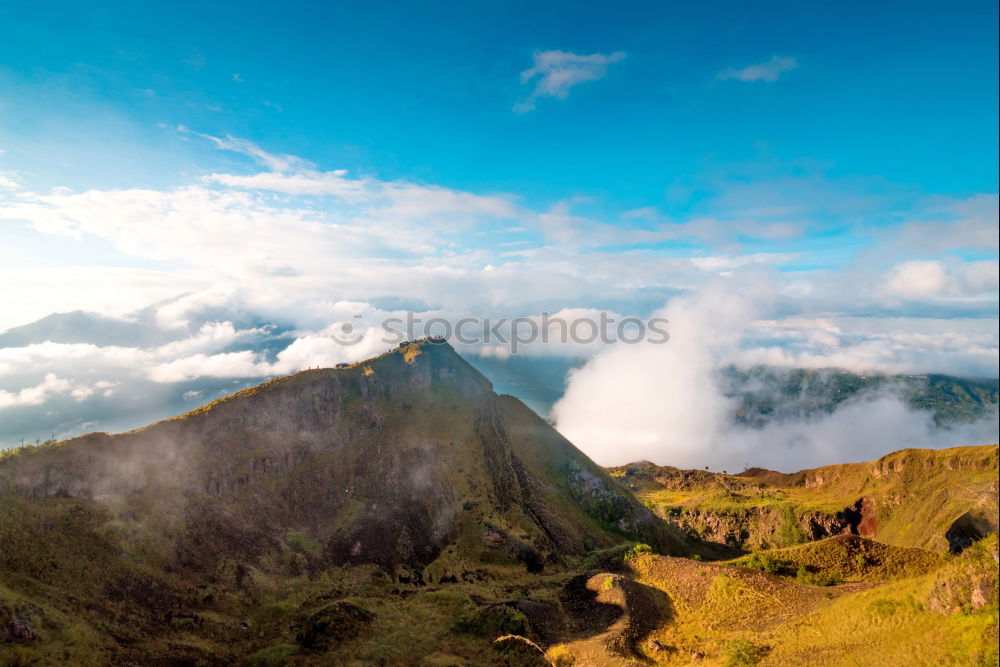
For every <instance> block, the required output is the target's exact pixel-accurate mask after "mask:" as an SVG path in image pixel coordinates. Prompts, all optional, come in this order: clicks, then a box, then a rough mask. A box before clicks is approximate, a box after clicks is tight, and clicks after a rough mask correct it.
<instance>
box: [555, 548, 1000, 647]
mask: <svg viewBox="0 0 1000 667" xmlns="http://www.w3.org/2000/svg"><path fill="white" fill-rule="evenodd" d="M996 550H997V541H996V536H995V535H994V536H992V537H991V538H988V539H987V540H985V541H983V542H981V543H978V544H977V545H976V546H975V547H973V548H971V549H969V550H967V551H966V552H965V553H964V554H962V555H961V556H942V557H940V558H941V559H942V562H943V565H942V566H940V567H938V568H936V569H933V570H931V571H924V572H923V573H916V572H917V569H915V570H913V571H912V572H913V573H915V576H909V577H902V578H897V579H895V580H894V581H891V582H889V583H883V584H876V583H854V584H845V585H840V586H832V587H818V586H811V585H804V584H800V583H797V582H795V581H789V580H787V579H784V578H781V577H777V576H774V575H770V574H766V573H763V572H759V571H755V570H749V569H745V568H740V567H735V566H732V565H721V564H704V563H697V562H693V561H690V560H685V559H680V558H670V557H660V556H652V555H645V556H639V557H637V558H634V559H632V560H630V561H628V562H627V564H628V567H629V570H630V571H631V574H632V576H633V577H634V579H635V581H636V582H637V583H638V584H639V585H643V586H647V587H649V588H652V589H655V590H656V591H660V592H662V593H665V594H666V596H667V605H668V609H669V618H668V619H667V620H666V622H663V623H660V624H659V625H658V627H657V628H656V629H655V630H653V632H651V633H650V634H649V635H648V637H646V638H644V641H642V642H639V643H638V644H637V646H638V649H639V650H638V655H637V656H635V658H638V659H642V660H647V661H649V662H655V663H656V664H663V665H674V664H677V665H683V664H690V663H691V662H692V660H693V659H698V660H699V661H702V664H726V665H741V664H761V665H872V664H907V665H993V664H996V663H997V649H996V646H997V627H996V626H997V588H996V586H997V561H996V554H997V551H996ZM873 567H874V568H875V569H878V566H877V565H875V566H873ZM918 569H919V568H918ZM882 574H883V575H884V572H883V573H882ZM859 578H866V577H865V576H864V575H862V576H861V577H859ZM874 578H881V576H879V577H874ZM976 590H978V591H979V593H978V594H977V593H976V592H975V591H976ZM977 595H978V596H979V597H978V598H977ZM634 613H635V614H637V615H641V614H642V610H634ZM651 640H655V641H656V642H658V644H659V646H657V647H655V648H654V647H653V646H652V644H651ZM595 650H596V647H595V646H594V645H593V643H592V642H588V641H585V640H584V641H578V642H570V643H567V644H563V645H558V646H555V647H552V648H551V649H550V651H549V655H550V657H551V658H553V659H558V660H560V661H562V664H574V663H575V661H574V658H577V659H580V658H584V657H589V658H590V659H591V660H594V659H595V657H594V656H595ZM635 658H632V659H631V660H630V659H629V658H626V657H623V656H621V655H614V654H607V653H606V654H605V655H603V656H601V657H600V659H598V660H596V661H595V664H609V665H614V664H622V665H624V664H634V660H635ZM586 664H591V663H586Z"/></svg>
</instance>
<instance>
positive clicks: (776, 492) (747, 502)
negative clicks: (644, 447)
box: [611, 445, 998, 551]
mask: <svg viewBox="0 0 1000 667" xmlns="http://www.w3.org/2000/svg"><path fill="white" fill-rule="evenodd" d="M630 471H631V472H630ZM997 471H998V462H997V446H996V445H986V446H980V447H955V448H951V449H942V450H932V449H905V450H901V451H898V452H894V453H892V454H889V455H887V456H884V457H882V458H881V459H879V460H877V461H874V462H871V463H848V464H841V465H833V466H824V467H822V468H816V469H813V470H804V471H801V472H798V473H793V474H780V473H768V472H767V471H760V472H759V473H758V474H751V475H747V474H743V475H721V474H717V473H709V472H703V471H681V470H677V469H674V468H659V467H656V466H651V465H648V464H633V465H632V466H622V467H619V468H613V469H611V474H612V475H614V476H616V477H618V478H619V479H621V480H622V481H623V482H624V483H625V484H626V486H628V487H630V488H632V490H633V492H635V493H636V494H637V495H638V496H639V498H640V499H641V500H642V501H643V502H645V503H646V504H647V505H649V506H651V507H653V508H655V509H656V510H657V511H658V513H661V514H664V515H666V514H669V513H670V512H671V511H672V510H673V511H674V512H675V513H686V514H693V513H706V512H707V513H718V514H723V515H724V514H727V513H728V514H732V513H734V512H747V511H758V510H780V509H781V508H783V507H786V506H790V507H792V508H793V509H794V511H795V513H796V514H797V515H798V516H803V515H805V514H807V513H810V512H813V513H821V514H823V513H825V514H829V515H833V514H836V513H837V512H839V511H841V510H843V509H844V508H846V507H848V506H850V505H853V504H854V503H855V502H856V501H858V500H859V499H860V498H863V497H870V498H871V499H872V500H873V502H874V508H875V515H876V518H877V522H878V529H877V533H876V539H878V540H879V541H880V542H885V543H887V544H893V545H898V546H908V547H922V548H927V549H932V550H935V551H945V550H947V548H948V544H947V541H946V540H945V538H944V534H945V532H946V531H947V529H948V527H949V526H950V525H951V523H952V522H953V521H955V519H957V518H958V517H959V516H961V515H962V514H963V513H965V512H967V511H970V510H974V511H978V512H982V513H984V514H987V515H988V514H992V515H996V512H997V500H996V498H997V495H996V494H997Z"/></svg>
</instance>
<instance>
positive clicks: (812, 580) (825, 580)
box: [795, 564, 844, 586]
mask: <svg viewBox="0 0 1000 667" xmlns="http://www.w3.org/2000/svg"><path fill="white" fill-rule="evenodd" d="M795 580H796V581H798V582H799V583H800V584H809V585H810V586H836V585H838V584H840V583H842V582H843V580H844V577H843V575H842V574H841V573H840V570H814V569H810V568H809V567H808V566H806V565H805V564H803V565H799V569H798V570H796V572H795Z"/></svg>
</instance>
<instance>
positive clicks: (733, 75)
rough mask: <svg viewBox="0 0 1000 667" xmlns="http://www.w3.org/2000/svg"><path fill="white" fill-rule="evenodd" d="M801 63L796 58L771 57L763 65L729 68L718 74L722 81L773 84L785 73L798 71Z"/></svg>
mask: <svg viewBox="0 0 1000 667" xmlns="http://www.w3.org/2000/svg"><path fill="white" fill-rule="evenodd" d="M798 66H799V63H798V61H797V60H796V59H795V58H792V57H790V56H771V59H770V60H766V61H764V62H762V63H757V64H754V65H747V66H746V67H740V68H735V67H729V68H727V69H725V70H723V71H721V72H719V74H718V78H719V79H722V80H727V79H736V80H737V81H743V82H746V83H752V82H754V81H766V82H768V83H772V82H774V81H777V80H778V78H779V77H780V76H781V75H782V74H784V73H785V72H791V71H792V70H794V69H798Z"/></svg>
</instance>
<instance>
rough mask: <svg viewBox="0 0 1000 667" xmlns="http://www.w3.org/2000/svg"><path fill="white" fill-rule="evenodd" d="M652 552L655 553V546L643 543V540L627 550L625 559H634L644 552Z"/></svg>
mask: <svg viewBox="0 0 1000 667" xmlns="http://www.w3.org/2000/svg"><path fill="white" fill-rule="evenodd" d="M651 553H653V547H651V546H649V545H648V544H643V543H642V542H640V543H639V544H636V545H635V546H633V547H632V548H631V549H629V550H628V551H626V552H625V560H632V559H633V558H636V557H637V556H642V555H643V554H651Z"/></svg>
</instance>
